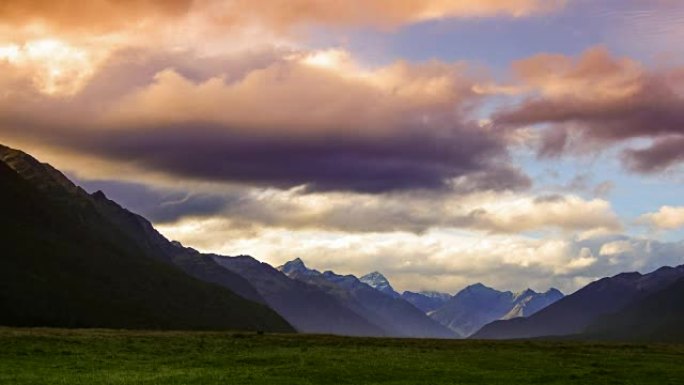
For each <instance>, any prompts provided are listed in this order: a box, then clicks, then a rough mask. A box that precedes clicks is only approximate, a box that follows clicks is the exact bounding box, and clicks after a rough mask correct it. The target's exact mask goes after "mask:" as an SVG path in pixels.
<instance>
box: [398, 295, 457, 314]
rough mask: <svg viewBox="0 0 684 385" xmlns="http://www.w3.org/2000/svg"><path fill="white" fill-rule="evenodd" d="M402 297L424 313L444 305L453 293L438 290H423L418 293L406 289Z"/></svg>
mask: <svg viewBox="0 0 684 385" xmlns="http://www.w3.org/2000/svg"><path fill="white" fill-rule="evenodd" d="M401 298H402V299H404V300H405V301H406V302H408V303H410V304H412V305H413V306H415V307H417V308H418V309H420V310H421V311H422V312H423V313H430V312H432V311H435V310H437V309H439V308H440V307H442V306H444V304H445V303H447V301H449V300H450V299H451V294H446V293H439V292H436V291H421V292H418V293H415V292H412V291H405V292H403V293H402V294H401Z"/></svg>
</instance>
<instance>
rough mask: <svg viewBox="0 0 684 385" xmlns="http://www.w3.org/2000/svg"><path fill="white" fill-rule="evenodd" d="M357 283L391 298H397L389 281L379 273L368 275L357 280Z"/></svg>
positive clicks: (397, 294)
mask: <svg viewBox="0 0 684 385" xmlns="http://www.w3.org/2000/svg"><path fill="white" fill-rule="evenodd" d="M359 281H361V282H363V283H365V284H366V285H368V286H370V287H372V288H374V289H376V290H379V291H381V292H383V293H385V294H388V295H390V296H392V297H399V293H397V292H396V291H394V288H393V287H392V285H390V283H389V280H388V279H387V278H386V277H385V276H384V275H382V274H381V273H380V272H379V271H374V272H372V273H368V274H366V275H364V276H363V277H361V278H359Z"/></svg>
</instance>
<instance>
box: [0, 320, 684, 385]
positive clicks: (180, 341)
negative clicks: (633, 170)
mask: <svg viewBox="0 0 684 385" xmlns="http://www.w3.org/2000/svg"><path fill="white" fill-rule="evenodd" d="M0 383H2V384H89V385H90V384H354V385H358V384H507V385H509V384H566V383H567V384H569V383H573V384H640V385H642V384H659V385H662V384H682V383H684V345H625V344H596V343H581V342H479V341H435V340H400V339H373V338H342V337H331V336H303V335H258V334H256V333H230V332H226V333H206V332H144V331H140V332H137V331H118V330H62V329H12V328H0Z"/></svg>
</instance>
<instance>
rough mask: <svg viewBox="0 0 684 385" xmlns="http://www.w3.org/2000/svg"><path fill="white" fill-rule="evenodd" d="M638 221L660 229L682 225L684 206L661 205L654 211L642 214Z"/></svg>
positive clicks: (683, 225)
mask: <svg viewBox="0 0 684 385" xmlns="http://www.w3.org/2000/svg"><path fill="white" fill-rule="evenodd" d="M639 222H640V223H643V224H646V225H649V226H652V227H655V228H657V229H661V230H674V229H679V228H682V227H684V207H673V206H663V207H661V208H660V210H658V211H657V212H654V213H648V214H644V215H642V216H641V217H640V218H639Z"/></svg>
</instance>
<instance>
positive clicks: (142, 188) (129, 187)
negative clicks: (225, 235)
mask: <svg viewBox="0 0 684 385" xmlns="http://www.w3.org/2000/svg"><path fill="white" fill-rule="evenodd" d="M69 177H70V178H71V179H72V180H74V181H75V182H76V183H77V184H78V185H80V186H81V187H83V188H84V189H85V190H86V191H88V192H90V193H93V192H95V191H98V190H99V191H103V192H104V193H105V194H106V195H107V197H108V198H109V199H112V200H114V201H115V202H117V203H119V204H121V205H123V206H124V207H125V208H126V209H128V210H131V211H132V212H134V213H137V214H141V215H142V216H144V217H145V218H147V219H149V220H151V221H153V222H155V223H170V222H175V221H177V220H179V219H181V218H183V217H188V216H192V217H198V216H199V217H202V216H212V215H215V214H217V213H218V212H220V211H221V210H223V209H224V208H225V207H226V206H227V205H229V204H231V201H234V200H237V199H239V198H238V197H237V196H230V195H228V194H222V195H221V196H218V195H210V194H198V193H190V192H185V191H176V190H164V189H161V188H153V187H149V186H146V185H141V184H137V183H128V182H120V181H112V180H104V181H103V180H85V179H80V178H77V177H75V176H73V175H69Z"/></svg>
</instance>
